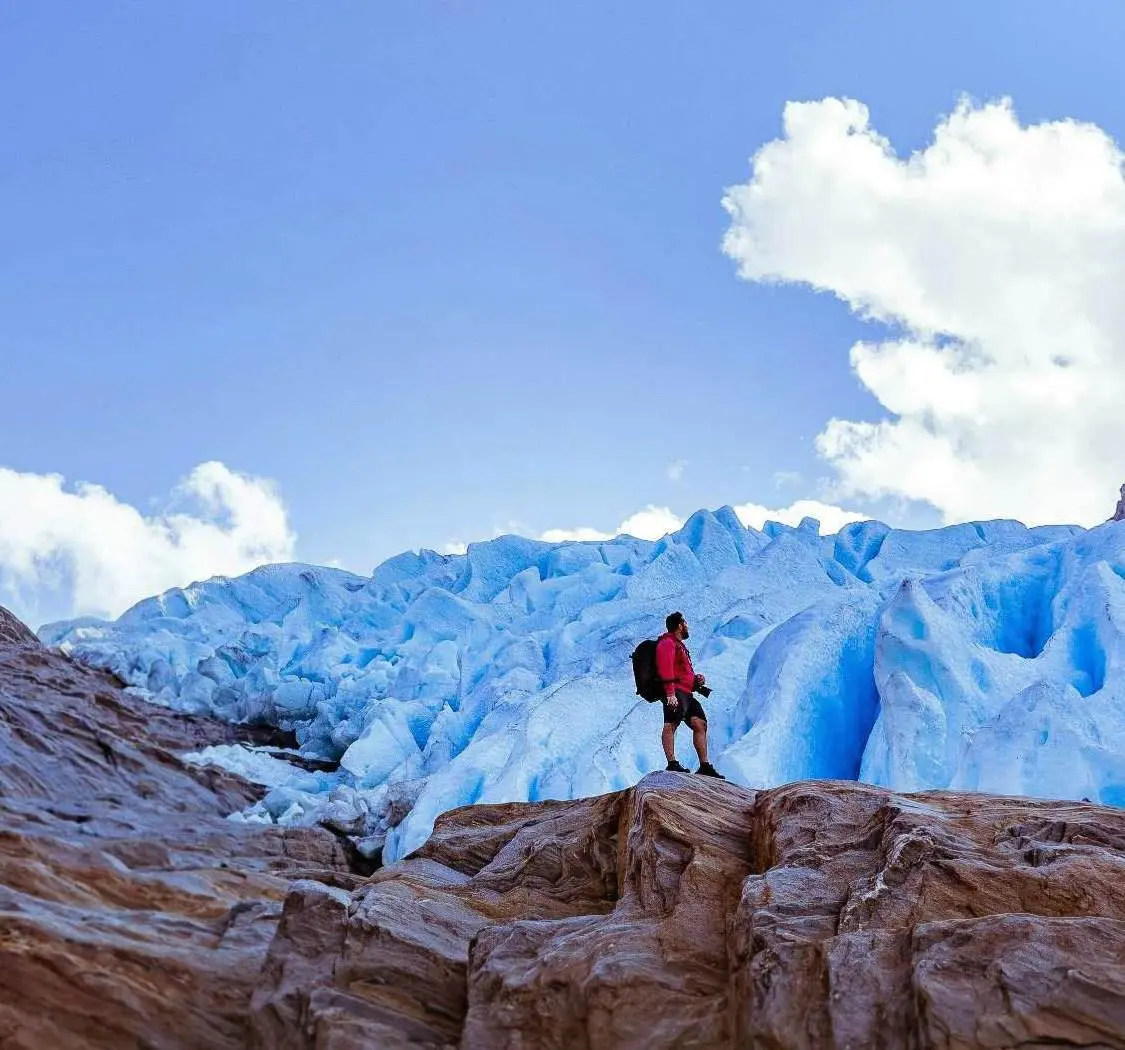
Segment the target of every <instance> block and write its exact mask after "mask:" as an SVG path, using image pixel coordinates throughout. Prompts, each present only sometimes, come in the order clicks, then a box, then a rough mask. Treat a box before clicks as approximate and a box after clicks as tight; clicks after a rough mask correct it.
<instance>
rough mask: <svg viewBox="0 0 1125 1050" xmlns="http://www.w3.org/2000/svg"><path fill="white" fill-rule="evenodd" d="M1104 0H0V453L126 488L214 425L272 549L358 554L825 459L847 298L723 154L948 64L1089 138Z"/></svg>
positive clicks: (845, 388)
mask: <svg viewBox="0 0 1125 1050" xmlns="http://www.w3.org/2000/svg"><path fill="white" fill-rule="evenodd" d="M1123 24H1125V10H1122V9H1121V8H1120V7H1119V5H1116V4H1111V3H1106V2H1104V0H1077V2H1072V3H1069V4H1066V5H1060V4H1058V3H1046V2H1039V0H1031V2H1028V0H1020V2H1005V0H1001V2H993V3H989V4H981V3H979V0H973V2H967V0H952V2H943V3H941V4H936V3H935V4H904V3H893V2H890V0H886V2H874V0H859V2H850V3H847V4H841V3H834V2H815V3H814V2H788V3H785V4H764V3H747V2H743V3H733V2H730V3H728V2H724V0H714V2H711V3H708V4H707V5H705V6H701V5H685V4H672V3H664V2H653V0H648V2H645V3H643V4H642V3H639V2H612V0H611V2H605V0H599V2H597V3H594V2H588V3H570V4H549V3H540V2H519V3H516V2H494V3H488V4H486V3H471V2H454V0H448V2H441V3H437V2H433V3H427V2H417V3H410V4H381V3H370V2H338V3H333V4H316V5H313V4H297V3H286V4H279V3H276V2H269V3H266V2H240V3H238V4H229V3H220V2H212V0H196V2H193V3H191V4H181V5H172V4H140V3H119V2H113V0H103V2H99V3H98V4H85V5H74V4H61V3H56V2H52V0H37V2H36V3H34V4H19V5H6V6H5V7H4V8H3V9H2V10H0V68H2V69H3V70H4V74H3V75H4V81H5V86H6V90H5V91H4V93H3V97H2V100H0V110H2V127H3V133H2V134H0V177H2V192H0V238H2V241H3V246H4V251H3V252H2V254H0V353H2V355H3V376H4V388H5V392H6V394H7V396H6V397H5V399H4V411H3V412H2V413H0V467H3V468H7V469H8V470H9V471H12V472H16V473H18V474H21V475H24V474H27V475H46V474H52V473H57V474H61V475H63V476H65V478H66V479H67V485H70V484H72V483H75V482H79V481H85V482H90V483H94V484H96V485H100V486H104V487H105V488H106V489H107V490H108V491H109V492H110V493H112V495H113V497H114V498H115V499H117V500H119V501H121V502H122V503H125V504H128V505H131V506H132V507H135V508H137V510H138V511H140V512H141V513H142V514H145V515H148V514H160V513H162V512H163V511H165V510H166V509H167V504H168V500H169V492H170V490H172V489H173V487H174V486H175V485H176V484H177V483H178V482H179V481H180V480H181V479H182V478H184V477H185V476H187V475H188V474H189V473H190V472H191V471H192V470H193V469H194V468H196V467H197V466H198V465H199V464H203V463H207V462H209V461H219V462H221V463H222V464H225V465H226V467H228V468H229V469H230V470H231V471H235V472H241V473H245V474H249V475H253V476H256V477H264V478H269V479H273V481H274V482H276V485H277V486H278V491H279V493H280V497H281V499H283V501H284V506H285V508H286V510H287V512H288V520H289V524H290V526H291V528H292V529H293V530H294V531H295V533H296V536H297V539H296V545H295V547H294V548H293V553H294V555H295V556H297V557H299V558H300V559H302V560H308V561H314V562H328V561H333V560H335V561H338V562H340V563H342V564H344V565H346V566H348V567H350V568H354V569H357V570H364V571H366V570H368V569H370V568H371V567H372V566H373V565H374V564H376V563H377V562H378V561H380V560H382V559H383V558H385V557H387V556H389V555H391V554H393V553H395V552H397V551H399V550H402V549H406V548H417V547H419V546H431V547H439V546H441V545H442V544H443V543H446V542H448V541H451V540H472V539H479V538H487V537H488V536H491V535H492V534H494V532H495V531H496V530H497V529H506V528H510V527H518V528H520V529H521V530H525V531H527V532H529V533H531V534H538V533H540V532H543V531H545V530H548V529H553V528H573V527H577V526H593V527H595V528H598V529H608V530H612V529H613V528H614V527H615V526H616V525H617V524H618V523H619V522H621V521H623V520H624V519H626V518H627V517H628V516H629V515H631V514H633V513H635V512H636V511H638V510H639V509H640V508H642V507H644V506H646V505H650V504H651V505H656V506H660V507H669V508H671V509H672V510H673V511H674V512H675V513H677V514H680V515H683V514H686V513H689V512H690V511H692V510H693V509H695V508H697V507H700V506H718V505H720V504H724V503H732V504H740V503H746V502H753V503H760V504H764V505H766V506H770V507H775V506H776V507H780V506H784V505H787V504H788V503H790V502H792V501H794V500H796V499H799V498H803V497H814V498H815V497H818V496H824V495H825V493H826V492H827V491H828V490H826V489H825V488H824V485H823V483H822V482H821V481H820V480H819V479H827V480H829V481H831V478H832V471H831V470H830V469H829V468H828V466H827V465H826V463H825V460H824V458H823V456H820V455H818V454H817V452H816V450H815V448H814V439H815V438H816V436H817V434H818V433H820V432H821V431H822V430H823V429H824V427H825V425H826V424H827V422H828V421H829V420H830V419H831V418H834V417H837V418H843V419H848V420H860V421H863V420H869V421H875V420H879V419H881V418H884V417H885V416H886V415H887V413H886V410H885V407H884V406H883V405H881V404H880V402H879V400H878V399H877V398H876V397H875V396H873V394H872V392H871V390H869V389H867V388H865V386H864V385H863V384H862V383H861V382H860V381H859V380H858V379H857V377H856V374H855V373H854V372H853V370H852V367H851V365H850V364H849V359H848V349H849V347H850V346H851V345H852V343H854V342H855V341H856V340H857V339H859V338H863V337H865V336H870V335H871V329H872V327H873V326H872V325H870V324H865V323H863V322H862V321H861V320H860V319H859V318H858V316H857V313H858V312H862V309H861V308H860V307H857V306H856V305H855V303H854V302H851V303H849V302H848V301H844V300H845V299H846V295H844V293H841V292H839V290H838V289H835V290H837V295H832V294H815V293H814V292H812V291H810V290H809V288H808V286H807V284H806V283H803V280H804V279H803V278H802V276H801V274H800V273H797V274H796V275H795V276H791V275H788V271H786V272H785V273H783V272H782V269H783V267H782V266H781V264H780V263H779V264H778V267H779V268H778V275H779V276H777V277H776V278H773V279H771V280H769V281H766V282H765V283H755V282H752V281H746V280H740V279H739V278H738V276H737V267H736V265H735V263H734V262H733V261H732V259H731V258H729V257H727V256H726V255H724V253H723V251H722V250H721V244H722V240H723V236H724V233H725V232H726V230H727V228H728V226H729V225H730V218H729V216H728V215H727V213H726V212H725V211H724V210H723V208H722V205H721V202H722V198H723V195H724V190H725V188H726V187H729V186H732V185H735V184H738V183H745V182H746V181H747V179H748V178H749V176H750V167H749V158H750V156H751V155H752V154H754V153H755V151H757V150H758V149H759V148H761V147H762V146H763V145H765V144H766V143H768V142H770V141H772V140H776V139H778V138H779V137H780V136H781V135H782V114H783V111H784V108H785V105H786V103H787V102H790V101H801V100H819V99H822V98H825V97H829V96H831V97H838V98H854V99H858V100H860V101H861V102H863V103H864V104H865V105H866V106H867V107H869V109H870V113H871V121H872V124H873V125H874V126H875V127H877V129H878V131H879V133H881V134H882V135H884V136H886V137H887V138H888V139H889V140H890V141H891V142H892V143H893V147H894V149H895V150H896V151H897V153H898V154H899V155H900V156H905V155H907V154H909V153H910V151H912V150H917V149H921V148H923V147H924V146H925V145H926V144H927V143H928V142H929V141H930V140H931V139H932V137H933V135H934V129H935V126H936V125H937V124H938V122H939V121H940V120H941V119H942V117H943V115H945V114H948V113H950V112H951V110H952V109H953V108H954V106H955V105H956V103H957V101H958V99H959V97H960V96H962V95H963V94H966V93H967V94H968V95H970V96H972V97H973V98H975V99H978V100H981V101H985V102H986V101H988V100H992V99H996V98H999V97H1002V96H1011V97H1012V98H1013V99H1014V102H1015V106H1016V107H1017V110H1018V115H1019V120H1020V122H1021V123H1022V125H1032V124H1037V123H1040V122H1044V121H1055V120H1060V119H1063V118H1074V119H1077V120H1080V121H1087V122H1091V123H1093V124H1096V125H1098V126H1099V127H1100V128H1101V129H1103V130H1104V132H1105V133H1106V134H1107V135H1108V136H1110V137H1112V138H1113V139H1117V140H1120V139H1121V137H1122V134H1123V132H1125V100H1123V99H1122V96H1121V93H1120V90H1119V88H1120V73H1119V70H1120V51H1119V42H1120V39H1121V30H1122V28H1123ZM681 460H682V461H685V465H684V466H683V469H682V474H681V475H680V476H679V477H678V479H674V478H673V477H670V476H669V465H670V464H672V463H675V462H676V461H681ZM672 473H673V474H674V473H676V472H675V471H673V472H672ZM779 475H780V477H779ZM853 489H854V487H853ZM829 495H831V493H829ZM902 495H903V496H904V498H905V497H909V498H910V499H911V500H914V495H913V494H912V493H908V492H904V493H903V494H902ZM1114 496H1115V489H1113V488H1111V489H1110V491H1109V493H1108V494H1107V499H1109V503H1110V507H1109V508H1108V509H1111V508H1112V498H1113V497H1114ZM843 501H844V502H845V503H846V504H847V505H848V506H850V507H853V508H855V509H858V510H860V511H879V510H881V509H886V508H887V507H888V506H890V505H891V503H888V499H887V497H886V493H885V491H884V493H883V495H882V496H880V495H879V493H878V492H872V491H869V492H867V493H866V494H864V493H863V492H860V491H855V490H853V491H852V492H851V493H850V494H846V495H845V497H843ZM891 502H892V503H893V500H892V501H891ZM934 502H936V503H938V504H939V505H940V500H935V501H934ZM903 508H905V509H903ZM899 509H900V511H901V512H902V513H903V515H904V516H905V518H906V519H907V520H906V521H905V523H906V524H926V523H930V522H936V521H938V520H940V519H941V518H942V516H943V515H942V514H941V513H939V511H938V510H935V509H934V507H933V506H931V505H930V504H927V503H925V502H924V501H922V502H918V501H916V500H915V501H914V502H911V503H910V504H909V506H907V505H906V504H902V505H900V508H899ZM1019 509H1020V508H1019V507H1014V508H1013V514H1015V513H1016V512H1017V511H1018V510H1019ZM970 510H971V507H970ZM14 513H15V511H14V510H13V509H11V508H0V514H3V515H12V514H14ZM944 518H945V520H949V518H950V513H949V510H948V508H945V510H944ZM2 550H3V544H2V543H0V555H2ZM0 560H2V558H0ZM0 567H2V566H0ZM184 582H187V581H186V580H185V581H184ZM25 598H26V594H25Z"/></svg>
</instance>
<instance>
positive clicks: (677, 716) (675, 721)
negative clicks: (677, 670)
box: [660, 689, 707, 726]
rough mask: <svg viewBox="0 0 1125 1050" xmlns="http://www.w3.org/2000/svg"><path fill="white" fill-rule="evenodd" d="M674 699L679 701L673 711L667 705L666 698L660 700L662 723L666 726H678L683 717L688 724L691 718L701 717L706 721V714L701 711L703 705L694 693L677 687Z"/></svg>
mask: <svg viewBox="0 0 1125 1050" xmlns="http://www.w3.org/2000/svg"><path fill="white" fill-rule="evenodd" d="M676 699H677V700H679V703H678V704H677V705H676V709H675V710H674V711H673V710H672V708H670V707H669V706H668V701H667V700H661V701H660V706H661V707H663V708H664V724H665V725H666V726H678V725H679V724H680V723H681V722H682V721H684V719H687V722H688V725H689V726H690V725H691V720H692V719H693V718H702V719H703V721H704V722H706V721H707V715H706V714H704V712H703V705H702V704H701V703H700V702H699V700H698V698H697V697H696V696H695V694H694V693H685V692H683V691H682V690H680V689H677V690H676Z"/></svg>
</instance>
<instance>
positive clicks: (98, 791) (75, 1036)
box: [0, 609, 358, 1050]
mask: <svg viewBox="0 0 1125 1050" xmlns="http://www.w3.org/2000/svg"><path fill="white" fill-rule="evenodd" d="M232 734H233V730H232V728H231V727H229V726H224V725H221V724H218V723H212V722H207V721H202V720H191V719H184V718H180V717H177V716H174V715H171V714H169V713H167V712H164V711H161V710H160V709H159V708H154V707H151V706H150V705H147V704H144V703H142V702H140V701H137V700H134V699H133V698H131V697H130V696H129V695H127V694H126V693H124V692H123V691H122V690H121V688H120V683H119V682H117V681H116V680H115V679H113V678H111V677H109V676H107V675H105V674H102V673H100V672H95V671H90V670H88V669H86V668H83V667H81V666H79V665H77V664H75V663H73V662H71V661H70V660H68V659H67V658H66V657H64V656H61V655H60V654H58V653H53V652H50V651H48V650H45V649H44V648H42V647H41V646H40V645H39V643H38V642H37V641H36V640H35V638H34V636H32V635H31V633H30V632H29V631H27V630H26V628H24V627H23V625H22V624H20V623H19V622H18V621H17V620H15V619H14V618H13V617H11V616H10V614H8V613H7V612H6V611H5V610H2V609H0V1047H2V1048H4V1050H16V1048H51V1050H61V1048H67V1050H71V1048H83V1047H114V1048H126V1047H136V1048H140V1047H147V1048H158V1047H159V1048H165V1047H167V1048H172V1047H175V1048H180V1047H200V1048H202V1047H207V1048H221V1047H243V1046H245V1045H246V1041H247V1039H248V1037H249V1034H248V1028H247V1014H248V1008H249V1001H250V995H251V991H252V989H253V987H254V985H255V983H256V982H257V980H258V975H259V972H260V969H261V965H262V961H263V959H264V958H265V954H266V950H267V948H268V946H269V944H270V942H271V940H272V938H273V935H274V932H275V929H276V927H277V923H278V920H279V918H280V915H281V910H282V902H283V900H284V898H285V895H286V893H287V892H288V889H289V886H290V884H291V883H292V881H293V880H294V879H295V878H300V877H311V878H316V879H318V880H320V881H321V882H322V883H323V884H326V885H327V884H333V883H334V884H336V885H340V886H345V887H350V886H354V885H355V884H356V883H357V882H358V879H357V878H356V877H355V876H354V875H352V874H351V873H350V871H349V865H348V861H347V856H346V853H345V851H344V850H343V849H342V848H341V845H340V843H339V842H338V841H337V839H336V838H335V837H334V836H332V835H331V834H329V833H328V832H325V831H319V830H316V831H298V830H293V831H282V830H280V829H277V828H256V827H244V826H240V825H237V824H233V823H231V822H230V821H227V820H224V819H223V817H224V816H225V815H226V814H227V813H230V812H231V811H232V810H235V809H240V808H242V807H243V806H245V805H246V804H248V802H249V801H251V800H252V799H254V798H256V797H257V789H256V788H254V787H252V786H251V785H249V784H246V783H244V782H242V781H240V780H238V779H236V778H234V777H230V776H228V775H225V774H223V773H220V772H218V771H214V770H199V769H196V768H194V767H192V766H190V765H187V764H185V763H183V762H181V761H180V760H179V758H178V757H177V754H178V753H181V752H183V751H185V750H189V749H192V748H197V747H199V746H200V745H202V744H206V743H217V742H221V741H224V740H230V739H232Z"/></svg>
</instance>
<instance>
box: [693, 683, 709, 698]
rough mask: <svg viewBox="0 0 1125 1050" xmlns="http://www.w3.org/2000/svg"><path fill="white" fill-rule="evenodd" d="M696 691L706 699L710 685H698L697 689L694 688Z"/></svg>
mask: <svg viewBox="0 0 1125 1050" xmlns="http://www.w3.org/2000/svg"><path fill="white" fill-rule="evenodd" d="M696 692H697V693H698V694H699V695H700V696H702V697H703V698H704V699H706V698H707V697H709V696H710V695H711V687H710V686H706V685H701V686H699V688H698V689H696Z"/></svg>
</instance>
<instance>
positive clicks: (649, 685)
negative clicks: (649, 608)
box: [633, 638, 664, 704]
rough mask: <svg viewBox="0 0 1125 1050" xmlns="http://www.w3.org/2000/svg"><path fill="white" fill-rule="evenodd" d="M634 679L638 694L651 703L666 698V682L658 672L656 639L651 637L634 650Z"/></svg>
mask: <svg viewBox="0 0 1125 1050" xmlns="http://www.w3.org/2000/svg"><path fill="white" fill-rule="evenodd" d="M633 679H634V681H635V682H636V683H637V696H640V697H643V698H644V699H645V700H647V701H648V702H649V703H650V704H654V703H656V702H657V701H660V700H663V699H664V683H663V682H662V681H661V679H660V675H658V674H657V673H656V639H655V638H649V639H647V640H646V641H643V642H641V644H640V645H638V646H637V648H636V649H634V650H633Z"/></svg>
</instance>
